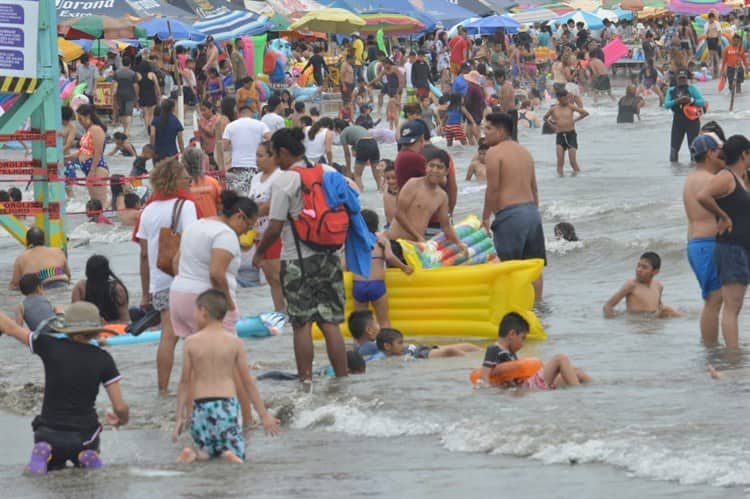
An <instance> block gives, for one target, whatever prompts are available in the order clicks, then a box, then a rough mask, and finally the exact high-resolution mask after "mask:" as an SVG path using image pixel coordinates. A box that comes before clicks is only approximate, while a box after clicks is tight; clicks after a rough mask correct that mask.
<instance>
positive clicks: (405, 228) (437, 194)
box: [385, 149, 467, 260]
mask: <svg viewBox="0 0 750 499" xmlns="http://www.w3.org/2000/svg"><path fill="white" fill-rule="evenodd" d="M425 160H426V161H427V166H426V173H425V176H424V177H414V178H411V179H409V181H408V182H406V184H405V185H404V186H403V187H402V188H401V190H400V191H399V193H398V201H397V202H398V206H397V209H396V216H395V218H394V219H393V222H392V223H391V227H390V228H389V229H388V230H387V231H386V232H385V236H386V237H387V238H388V239H390V240H391V246H392V248H393V250H394V254H395V255H396V256H398V257H399V258H400V259H401V260H403V258H401V257H402V252H401V247H400V245H399V244H398V243H397V242H396V240H397V239H407V240H409V241H418V242H423V241H424V233H425V231H426V230H427V226H428V225H429V223H430V218H432V216H433V215H434V214H435V213H437V215H438V218H439V220H440V228H441V229H442V230H443V232H444V233H445V236H446V239H447V240H448V241H451V242H453V243H455V244H456V245H458V247H459V248H460V249H461V251H462V252H465V251H467V247H466V245H465V244H464V243H463V242H461V240H460V239H459V238H458V236H457V235H456V233H455V232H454V231H453V227H452V226H451V223H450V217H449V215H448V204H449V203H448V194H447V193H446V192H445V191H444V190H443V189H442V188H441V184H442V183H443V182H445V178H446V176H447V175H448V165H449V164H450V158H449V157H448V153H446V152H445V151H443V150H442V149H430V150H429V151H428V152H426V154H425Z"/></svg>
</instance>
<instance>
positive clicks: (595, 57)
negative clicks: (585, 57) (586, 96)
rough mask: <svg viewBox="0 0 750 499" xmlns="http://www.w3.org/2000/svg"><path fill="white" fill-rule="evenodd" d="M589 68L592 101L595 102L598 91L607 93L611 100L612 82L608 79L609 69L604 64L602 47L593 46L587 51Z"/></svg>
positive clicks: (613, 98)
mask: <svg viewBox="0 0 750 499" xmlns="http://www.w3.org/2000/svg"><path fill="white" fill-rule="evenodd" d="M589 69H590V70H591V74H592V79H591V89H592V90H594V92H593V96H594V102H596V98H597V94H598V92H602V93H605V92H606V93H607V95H609V98H610V99H612V100H613V101H614V100H615V96H614V95H612V83H610V81H609V70H608V69H607V66H605V65H604V53H603V52H602V49H600V48H595V49H594V50H592V51H591V52H589Z"/></svg>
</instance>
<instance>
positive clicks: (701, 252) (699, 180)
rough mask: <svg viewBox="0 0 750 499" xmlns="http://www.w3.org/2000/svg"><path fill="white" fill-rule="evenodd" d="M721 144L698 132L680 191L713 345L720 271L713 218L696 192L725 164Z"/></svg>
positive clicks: (705, 332) (706, 334) (705, 329)
mask: <svg viewBox="0 0 750 499" xmlns="http://www.w3.org/2000/svg"><path fill="white" fill-rule="evenodd" d="M722 146H723V142H722V141H721V139H720V138H719V137H718V136H717V135H716V134H714V133H706V134H703V135H699V136H697V137H696V138H695V140H693V143H692V144H691V145H690V152H691V153H692V154H693V158H694V159H695V162H696V164H695V170H693V171H692V172H690V173H688V176H687V178H686V179H685V187H684V188H683V191H682V201H683V204H684V205H685V215H686V216H687V219H688V231H687V232H688V234H687V239H688V241H687V255H688V261H689V262H690V267H691V268H692V269H693V272H694V273H695V277H696V278H697V279H698V285H699V286H700V288H701V295H702V296H703V310H702V311H701V318H700V327H701V337H702V338H703V342H704V343H705V344H706V345H716V344H717V343H718V341H719V313H720V311H721V304H722V299H721V282H720V281H719V272H718V270H717V269H716V263H715V262H714V247H715V246H716V231H717V229H716V217H715V216H714V214H713V213H711V212H710V211H708V210H707V209H706V208H704V207H703V205H701V204H700V202H698V193H699V192H700V191H701V190H703V189H704V188H705V187H706V186H707V185H708V184H709V183H710V182H711V179H712V178H713V177H714V175H716V173H718V172H719V171H720V170H721V169H722V168H723V167H724V152H723V151H722Z"/></svg>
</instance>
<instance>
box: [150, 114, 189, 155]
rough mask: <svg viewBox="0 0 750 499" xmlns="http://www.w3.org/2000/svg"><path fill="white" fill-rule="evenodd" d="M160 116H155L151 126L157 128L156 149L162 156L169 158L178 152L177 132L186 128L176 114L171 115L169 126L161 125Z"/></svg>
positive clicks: (157, 153) (168, 121)
mask: <svg viewBox="0 0 750 499" xmlns="http://www.w3.org/2000/svg"><path fill="white" fill-rule="evenodd" d="M159 121H160V120H159V117H158V116H157V117H156V118H154V121H152V122H151V126H152V127H155V128H156V136H155V137H154V150H155V152H156V155H157V156H158V157H160V158H168V157H170V156H175V155H176V154H177V134H178V133H180V132H181V131H183V130H184V128H182V123H180V120H178V119H177V117H176V116H175V115H174V114H170V115H169V120H167V126H161V125H160V123H159Z"/></svg>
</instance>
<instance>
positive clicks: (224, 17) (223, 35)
mask: <svg viewBox="0 0 750 499" xmlns="http://www.w3.org/2000/svg"><path fill="white" fill-rule="evenodd" d="M269 28H270V23H269V22H268V18H267V17H266V16H261V15H258V14H254V13H252V12H249V11H247V10H233V11H229V12H227V13H225V14H218V15H216V16H212V17H206V18H204V19H202V20H201V21H200V22H197V23H195V24H194V25H193V29H195V30H198V31H200V32H201V33H203V34H204V35H206V36H208V35H211V36H213V37H214V41H215V42H223V41H226V40H232V39H234V38H237V37H238V36H254V35H259V34H261V33H265V32H266V31H268V30H269ZM183 44H184V43H183ZM184 45H187V44H184Z"/></svg>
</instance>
